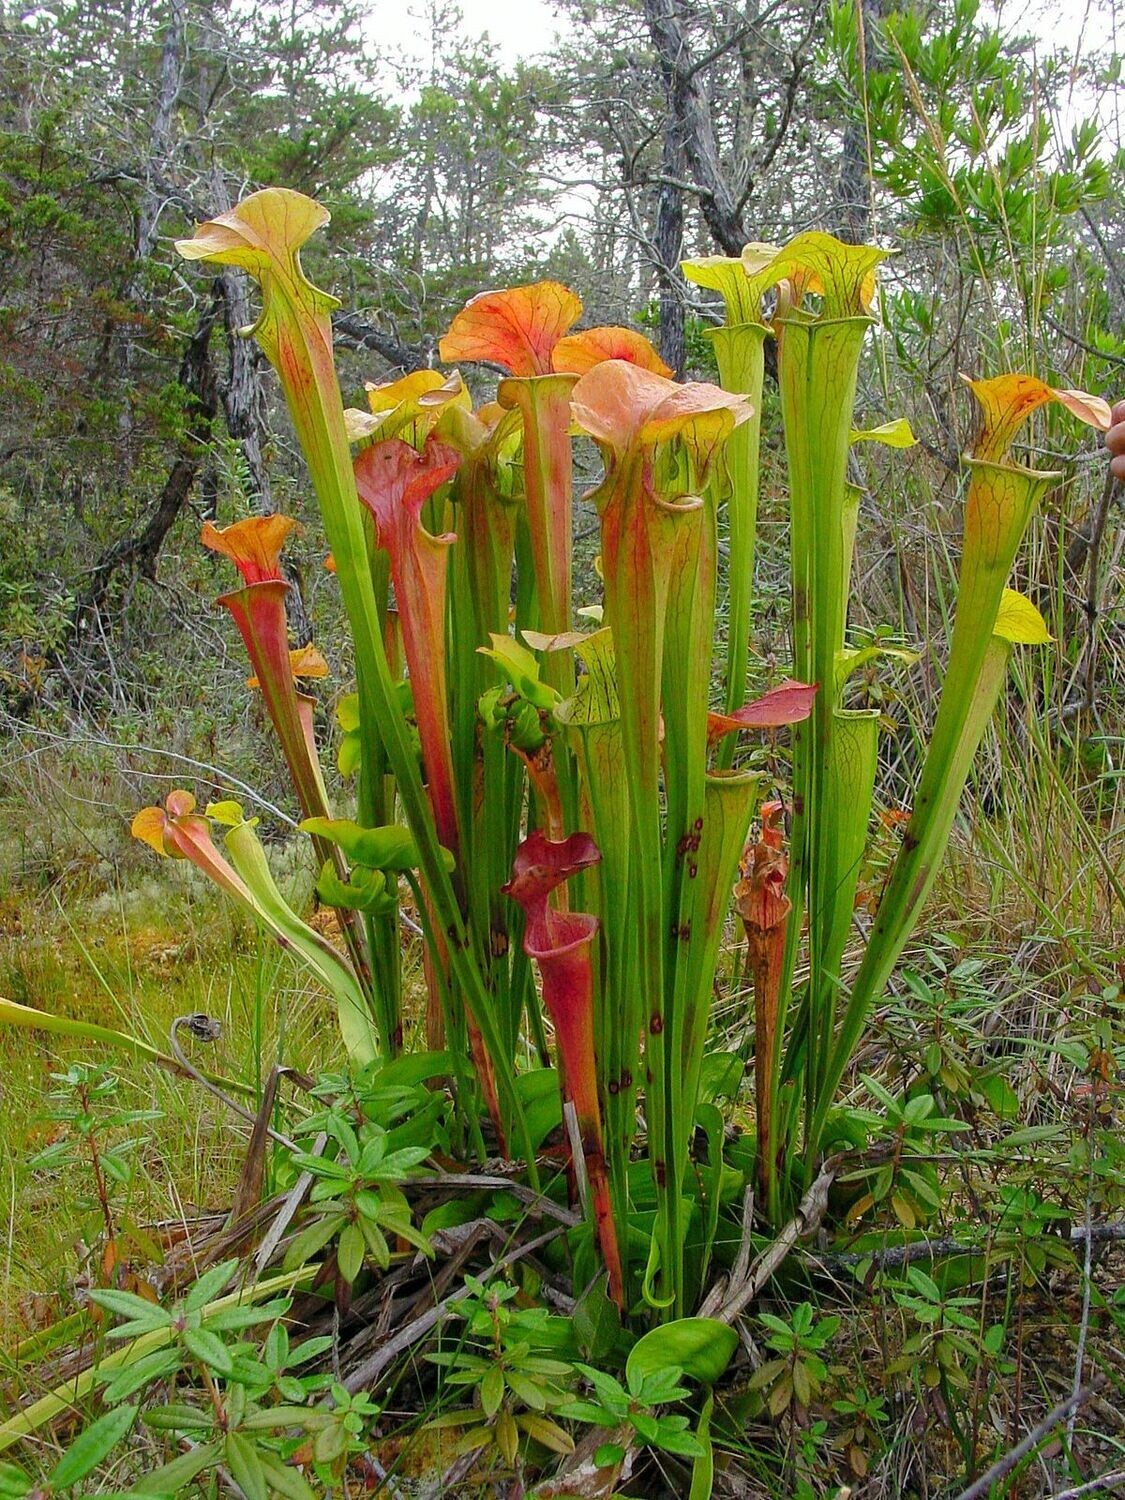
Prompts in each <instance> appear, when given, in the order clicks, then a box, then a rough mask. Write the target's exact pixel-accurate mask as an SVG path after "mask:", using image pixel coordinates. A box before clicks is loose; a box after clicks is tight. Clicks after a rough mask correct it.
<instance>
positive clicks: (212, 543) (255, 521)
mask: <svg viewBox="0 0 1125 1500" xmlns="http://www.w3.org/2000/svg"><path fill="white" fill-rule="evenodd" d="M296 525H297V523H296V521H294V520H293V519H292V518H291V517H290V516H283V515H278V514H276V513H275V514H274V515H272V516H248V517H247V518H246V520H244V521H235V523H234V525H233V526H223V527H218V526H215V525H214V524H213V523H212V522H211V521H205V522H204V523H203V530H202V531H201V532H200V533H199V540H200V541H201V542H202V543H203V545H204V546H205V547H207V548H209V549H210V550H211V551H212V552H219V553H221V554H222V555H223V557H229V558H230V560H231V562H232V563H234V565H235V567H236V568H237V569H238V571H239V572H240V573H241V574H242V581H243V583H246V584H250V583H269V582H275V581H279V580H280V579H281V549H282V547H283V546H284V545H285V540H286V538H287V537H288V536H289V533H290V532H291V531H292V530H293V529H294V528H295V526H296Z"/></svg>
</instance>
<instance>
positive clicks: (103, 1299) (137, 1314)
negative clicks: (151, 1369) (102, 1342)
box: [90, 1289, 173, 1336]
mask: <svg viewBox="0 0 1125 1500" xmlns="http://www.w3.org/2000/svg"><path fill="white" fill-rule="evenodd" d="M90 1301H91V1302H93V1303H94V1305H95V1306H96V1307H104V1308H105V1309H106V1310H107V1311H108V1312H111V1313H116V1315H117V1316H118V1317H119V1318H128V1319H129V1326H131V1327H132V1328H133V1329H134V1330H135V1331H136V1332H137V1333H142V1332H143V1333H150V1332H152V1331H153V1330H154V1329H157V1328H170V1327H171V1326H172V1322H173V1318H172V1314H171V1313H170V1312H169V1311H168V1309H167V1308H164V1307H160V1306H158V1305H157V1304H156V1303H155V1302H146V1301H145V1299H144V1298H143V1297H138V1296H136V1295H135V1294H134V1293H133V1292H117V1291H111V1290H108V1289H104V1290H99V1291H93V1292H91V1293H90ZM110 1334H111V1336H119V1335H120V1334H121V1329H120V1328H117V1329H111V1330H110Z"/></svg>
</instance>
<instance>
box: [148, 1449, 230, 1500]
mask: <svg viewBox="0 0 1125 1500" xmlns="http://www.w3.org/2000/svg"><path fill="white" fill-rule="evenodd" d="M221 1452H222V1444H221V1443H200V1445H199V1447H198V1448H192V1449H191V1450H190V1452H188V1453H181V1454H180V1456H179V1458H174V1459H173V1460H172V1461H171V1463H167V1464H165V1465H164V1467H163V1468H162V1469H156V1470H154V1472H153V1473H151V1474H146V1475H144V1477H143V1478H142V1479H140V1480H139V1481H138V1482H137V1484H136V1485H134V1487H133V1488H134V1492H135V1493H136V1494H138V1495H178V1494H180V1493H181V1492H182V1491H183V1490H184V1489H185V1488H186V1487H187V1486H188V1485H189V1484H190V1483H191V1481H192V1480H193V1479H194V1478H195V1476H196V1475H197V1474H201V1473H202V1472H203V1470H204V1469H206V1468H209V1467H210V1465H211V1464H213V1463H216V1462H217V1461H218V1459H219V1455H220V1453H221Z"/></svg>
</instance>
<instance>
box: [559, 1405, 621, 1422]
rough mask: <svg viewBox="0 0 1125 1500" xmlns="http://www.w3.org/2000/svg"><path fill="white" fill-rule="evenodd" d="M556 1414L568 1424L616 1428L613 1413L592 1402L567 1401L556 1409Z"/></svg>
mask: <svg viewBox="0 0 1125 1500" xmlns="http://www.w3.org/2000/svg"><path fill="white" fill-rule="evenodd" d="M558 1414H559V1416H560V1417H565V1418H566V1419H567V1421H568V1422H591V1423H593V1425H594V1426H595V1427H616V1426H617V1420H618V1419H617V1417H616V1416H615V1415H614V1413H613V1412H611V1411H608V1410H607V1409H606V1408H605V1407H604V1406H595V1405H594V1403H593V1402H592V1401H568V1402H567V1403H566V1405H565V1406H560V1407H559V1408H558Z"/></svg>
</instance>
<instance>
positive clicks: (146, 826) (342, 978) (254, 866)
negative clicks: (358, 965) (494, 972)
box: [132, 791, 377, 1065]
mask: <svg viewBox="0 0 1125 1500" xmlns="http://www.w3.org/2000/svg"><path fill="white" fill-rule="evenodd" d="M209 819H214V821H216V822H218V823H220V824H221V825H222V826H223V827H225V828H226V829H227V833H226V835H225V839H224V842H225V844H226V850H227V854H228V855H229V856H230V859H229V861H228V860H227V859H226V858H224V856H223V855H222V854H221V853H220V852H219V850H218V849H217V848H216V847H215V844H214V841H213V840H212V837H211V824H210V822H209V821H208V820H209ZM256 823H257V819H256V818H250V819H248V818H245V817H244V816H243V813H242V808H241V807H240V806H239V804H238V803H237V802H234V801H230V800H227V801H222V802H215V803H212V804H211V805H210V806H209V807H208V809H207V817H203V816H201V815H200V814H199V813H197V812H196V810H195V798H194V797H193V796H192V794H191V793H190V792H185V791H174V792H169V794H168V796H167V798H166V799H165V803H164V806H163V807H145V808H142V809H141V811H140V812H138V813H137V815H136V817H135V818H134V819H133V826H132V832H133V837H134V838H138V839H140V840H141V841H142V842H144V843H146V844H148V845H149V847H150V848H152V849H155V850H156V851H157V853H159V854H169V855H171V856H172V857H173V858H174V859H187V860H190V861H191V863H192V864H193V865H195V866H196V868H197V869H199V870H201V871H202V872H203V874H205V875H206V876H207V877H208V878H209V879H210V880H212V881H213V882H214V883H215V884H216V885H217V886H219V888H220V889H221V890H223V891H225V892H226V893H227V895H228V896H232V897H233V898H234V899H235V901H237V902H238V904H239V905H240V906H241V907H242V908H243V909H244V910H245V911H246V912H248V913H249V915H250V916H252V917H253V918H254V920H255V921H256V922H258V923H260V924H261V926H262V927H264V928H265V929H266V931H267V932H269V933H270V934H271V935H272V936H273V938H274V939H275V940H276V941H277V942H278V943H279V944H280V946H281V947H282V948H284V949H285V950H286V951H287V952H292V953H295V954H296V955H297V956H298V957H299V958H300V959H301V960H302V961H303V962H304V963H306V964H307V965H308V966H309V967H310V968H311V969H312V970H313V971H314V973H316V975H317V976H318V977H319V978H320V980H321V981H322V982H323V983H324V985H325V986H326V988H327V989H328V990H329V992H330V993H331V994H332V995H333V997H334V999H335V1001H336V1009H337V1015H338V1018H339V1022H340V1031H341V1035H342V1036H343V1039H344V1044H345V1046H346V1047H347V1050H348V1053H349V1055H350V1057H351V1058H352V1060H353V1062H354V1063H355V1064H357V1065H362V1064H364V1063H367V1062H370V1061H371V1060H372V1059H373V1058H374V1056H375V1055H376V1051H377V1048H376V1043H375V1033H374V1029H373V1026H372V1020H371V1012H370V1007H369V1002H368V998H367V996H366V995H365V994H364V992H363V990H362V988H361V986H360V984H359V983H358V981H357V980H356V977H355V974H354V972H353V971H352V969H351V968H350V967H349V965H348V963H347V962H346V960H345V959H344V958H343V957H342V956H341V955H340V954H339V953H337V952H336V950H335V949H334V948H333V947H332V945H331V944H330V943H329V942H328V940H327V939H326V938H324V937H322V936H321V935H320V934H319V933H318V932H315V931H314V930H313V929H312V928H311V927H309V926H308V925H307V924H306V923H304V922H302V921H301V919H300V918H299V917H298V916H297V915H296V913H295V912H293V911H292V910H291V908H290V907H289V905H288V903H287V902H286V901H285V899H284V897H283V896H282V894H281V892H280V891H279V890H278V888H277V886H276V884H275V883H274V879H273V876H272V875H271V874H270V869H269V865H268V864H267V862H266V856H265V851H264V850H263V848H262V846H261V843H260V842H259V840H258V837H257V835H256V834H255V832H254V825H255V824H256Z"/></svg>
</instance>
